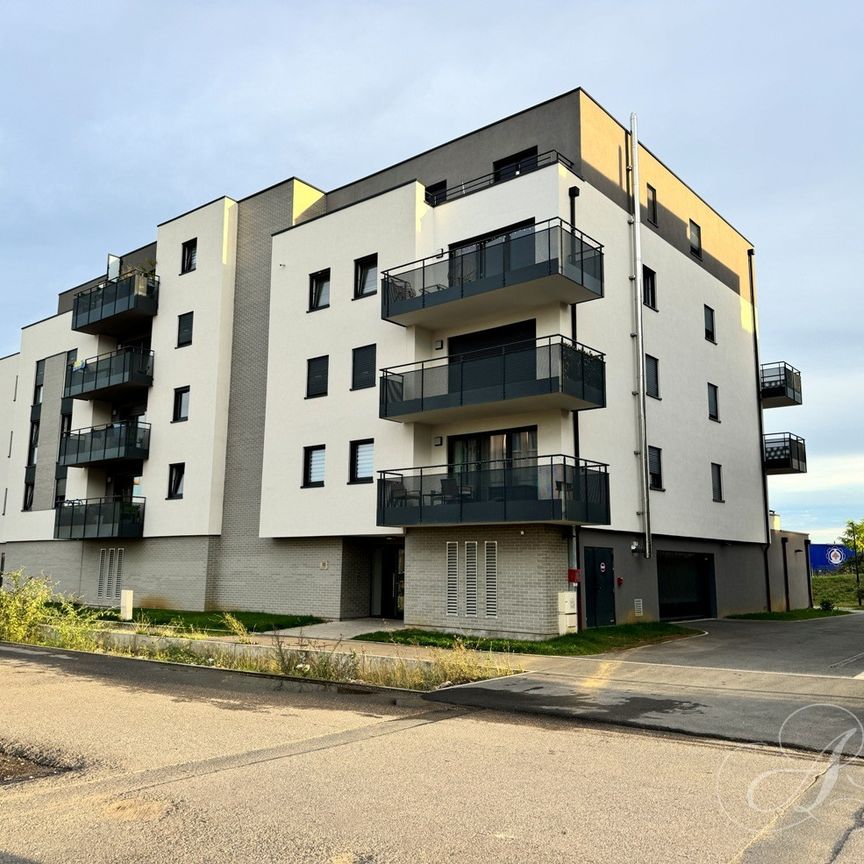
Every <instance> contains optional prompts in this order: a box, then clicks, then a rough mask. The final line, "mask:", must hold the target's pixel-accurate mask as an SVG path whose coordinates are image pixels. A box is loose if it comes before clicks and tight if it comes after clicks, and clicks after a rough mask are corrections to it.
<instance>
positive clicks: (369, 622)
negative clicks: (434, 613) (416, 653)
mask: <svg viewBox="0 0 864 864" xmlns="http://www.w3.org/2000/svg"><path fill="white" fill-rule="evenodd" d="M405 629H406V627H405V623H404V622H403V621H397V620H394V619H392V618H349V619H346V620H345V621H325V622H324V623H323V624H307V625H306V626H305V627H291V628H289V629H287V630H277V631H276V632H277V633H278V634H279V635H280V636H296V637H298V638H307V639H335V640H340V639H354V638H356V637H357V636H363V635H364V634H365V633H375V632H377V631H379V630H385V631H386V632H388V633H392V632H393V631H395V630H405Z"/></svg>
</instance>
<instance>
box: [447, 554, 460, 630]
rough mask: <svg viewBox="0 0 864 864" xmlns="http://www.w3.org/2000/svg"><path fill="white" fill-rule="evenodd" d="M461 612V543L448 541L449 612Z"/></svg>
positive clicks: (451, 613) (449, 613) (455, 613)
mask: <svg viewBox="0 0 864 864" xmlns="http://www.w3.org/2000/svg"><path fill="white" fill-rule="evenodd" d="M458 613H459V544H458V543H452V542H448V543H447V614H448V615H457V614H458Z"/></svg>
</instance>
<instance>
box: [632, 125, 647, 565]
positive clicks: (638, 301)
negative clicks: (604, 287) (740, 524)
mask: <svg viewBox="0 0 864 864" xmlns="http://www.w3.org/2000/svg"><path fill="white" fill-rule="evenodd" d="M630 180H631V183H630V186H631V193H632V197H633V213H632V216H631V220H630V226H631V228H632V231H633V275H632V276H631V277H630V281H631V282H632V283H633V325H634V333H633V335H634V336H635V339H636V355H637V356H636V358H635V359H636V397H637V401H638V415H639V459H640V463H641V469H642V470H641V471H640V475H641V476H640V481H641V482H640V491H641V515H642V533H643V546H644V549H643V553H642V554H643V555H644V556H645V558H650V557H651V551H652V550H651V545H652V544H651V504H650V500H649V485H648V420H647V408H646V404H645V398H646V397H645V334H644V332H643V326H642V291H643V285H642V228H641V222H642V213H641V201H640V198H639V193H640V188H641V187H640V186H639V135H638V131H637V125H636V114H635V113H633V114H631V115H630Z"/></svg>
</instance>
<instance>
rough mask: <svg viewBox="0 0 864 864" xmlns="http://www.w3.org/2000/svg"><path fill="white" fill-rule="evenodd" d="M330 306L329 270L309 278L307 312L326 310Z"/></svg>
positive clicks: (313, 274) (320, 271)
mask: <svg viewBox="0 0 864 864" xmlns="http://www.w3.org/2000/svg"><path fill="white" fill-rule="evenodd" d="M329 305H330V268H329V267H328V268H327V269H326V270H319V271H318V272H317V273H312V274H311V275H310V276H309V311H310V312H314V311H315V310H316V309H326V308H327V307H328V306H329Z"/></svg>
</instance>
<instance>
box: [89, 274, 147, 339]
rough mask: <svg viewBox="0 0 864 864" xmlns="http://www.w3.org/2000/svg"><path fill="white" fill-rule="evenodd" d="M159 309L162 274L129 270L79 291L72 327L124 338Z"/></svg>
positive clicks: (95, 333) (96, 333)
mask: <svg viewBox="0 0 864 864" xmlns="http://www.w3.org/2000/svg"><path fill="white" fill-rule="evenodd" d="M158 309H159V277H158V276H148V275H145V274H144V273H137V272H136V273H128V274H127V275H125V276H120V277H118V278H117V279H110V280H108V281H107V282H102V283H101V284H99V285H97V286H96V287H95V288H89V289H87V290H86V291H82V292H81V293H80V294H76V295H75V300H74V302H73V305H72V329H73V330H77V331H78V332H80V333H92V334H94V335H108V336H116V337H117V338H121V337H123V336H126V335H127V334H129V333H130V332H132V331H134V330H135V329H136V328H138V327H139V325H140V324H141V322H142V321H144V320H146V319H148V318H152V317H153V316H154V315H155V314H156V312H157V311H158Z"/></svg>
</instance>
